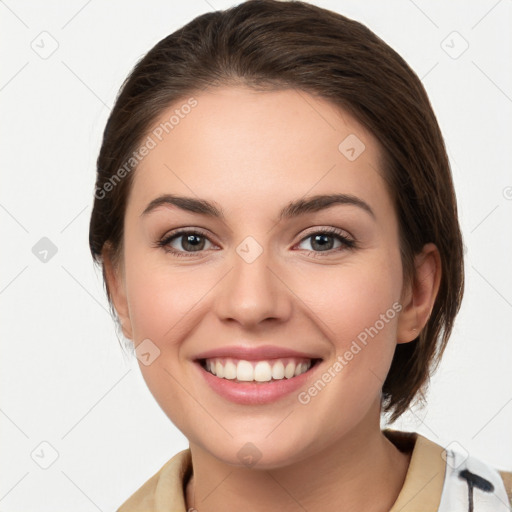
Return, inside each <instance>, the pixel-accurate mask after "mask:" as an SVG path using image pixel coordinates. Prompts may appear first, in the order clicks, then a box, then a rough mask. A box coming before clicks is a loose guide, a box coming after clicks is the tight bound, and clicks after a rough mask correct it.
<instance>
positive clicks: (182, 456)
mask: <svg viewBox="0 0 512 512" xmlns="http://www.w3.org/2000/svg"><path fill="white" fill-rule="evenodd" d="M383 433H384V435H386V437H387V438H388V439H389V440H390V441H391V442H392V443H393V444H395V446H396V447H397V448H398V449H399V450H400V451H403V452H411V451H412V454H411V460H410V463H409V468H408V470H407V474H406V476H405V481H404V484H403V486H402V489H401V491H400V493H399V495H398V497H397V499H396V501H395V503H394V505H393V506H392V508H391V510H390V512H459V511H460V512H466V511H467V512H511V511H512V506H511V505H512V472H507V471H497V470H495V469H494V468H492V467H490V466H489V465H487V464H484V463H483V462H481V461H480V460H478V459H475V458H473V457H471V456H469V454H467V452H465V451H463V450H461V449H460V448H461V447H460V445H459V449H454V448H453V447H452V448H450V447H447V448H446V449H445V448H443V447H442V446H440V445H438V444H436V443H434V442H432V441H431V440H429V439H427V438H426V437H424V436H422V435H421V434H418V433H416V432H401V431H397V430H391V429H385V430H383ZM191 474H192V458H191V453H190V449H188V448H187V449H186V450H183V451H181V452H179V453H177V454H176V455H175V456H174V457H172V458H171V459H170V460H169V461H167V462H166V463H165V464H164V465H163V466H162V467H161V468H160V470H159V471H158V472H157V473H155V474H154V475H153V476H152V477H151V478H150V479H149V480H148V481H147V482H145V483H144V484H143V485H142V486H141V487H140V488H139V489H138V490H137V491H136V492H135V493H134V494H132V495H131V496H130V497H129V498H128V499H127V500H126V501H125V502H124V503H123V504H122V505H121V507H120V508H118V510H117V512H187V510H186V505H185V486H186V483H187V482H188V479H189V478H190V476H191Z"/></svg>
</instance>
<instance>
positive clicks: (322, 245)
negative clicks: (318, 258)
mask: <svg viewBox="0 0 512 512" xmlns="http://www.w3.org/2000/svg"><path fill="white" fill-rule="evenodd" d="M329 238H331V237H330V236H328V235H315V236H314V237H313V244H312V246H313V247H314V246H315V244H317V243H319V247H320V249H323V250H325V249H326V245H327V246H330V245H332V242H331V243H329V241H328V240H327V242H326V239H329ZM330 248H331V247H327V250H328V249H330Z"/></svg>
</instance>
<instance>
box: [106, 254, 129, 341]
mask: <svg viewBox="0 0 512 512" xmlns="http://www.w3.org/2000/svg"><path fill="white" fill-rule="evenodd" d="M102 259H103V269H104V276H105V281H106V284H107V288H108V293H109V295H110V300H111V301H112V304H113V306H114V309H115V310H116V313H117V316H118V318H119V322H120V324H121V328H122V330H123V335H124V336H125V337H126V338H128V339H130V340H131V339H133V335H132V326H131V321H130V314H129V307H128V300H127V295H126V286H125V282H124V278H123V269H122V268H121V267H120V266H119V265H115V264H114V262H113V258H112V257H111V252H110V250H109V249H108V247H107V248H104V250H103V253H102Z"/></svg>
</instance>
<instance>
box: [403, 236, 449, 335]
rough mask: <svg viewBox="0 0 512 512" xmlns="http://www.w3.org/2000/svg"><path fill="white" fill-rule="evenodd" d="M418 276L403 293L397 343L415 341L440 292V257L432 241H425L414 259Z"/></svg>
mask: <svg viewBox="0 0 512 512" xmlns="http://www.w3.org/2000/svg"><path fill="white" fill-rule="evenodd" d="M414 266H415V275H414V276H413V278H412V280H411V283H410V284H409V285H408V286H407V289H405V290H404V293H403V294H402V297H403V301H402V306H403V308H402V311H401V312H400V317H399V319H398V327H397V343H408V342H409V341H412V340H414V339H415V338H417V337H418V336H419V334H420V331H421V330H422V329H423V327H425V325H426V323H427V322H428V319H429V318H430V313H431V312H432V308H433V307H434V303H435V300H436V297H437V292H438V291H439V284H440V282H441V272H442V269H441V257H440V255H439V250H438V248H437V247H436V245H435V244H433V243H428V244H426V245H425V246H424V247H423V249H422V251H421V253H420V254H417V255H416V257H415V261H414Z"/></svg>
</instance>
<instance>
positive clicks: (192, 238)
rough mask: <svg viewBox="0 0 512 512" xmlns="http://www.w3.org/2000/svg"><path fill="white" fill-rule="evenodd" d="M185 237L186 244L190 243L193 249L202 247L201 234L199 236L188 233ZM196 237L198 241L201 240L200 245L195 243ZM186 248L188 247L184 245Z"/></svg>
mask: <svg viewBox="0 0 512 512" xmlns="http://www.w3.org/2000/svg"><path fill="white" fill-rule="evenodd" d="M185 238H186V243H185V245H187V244H190V245H191V247H192V251H194V250H198V249H201V240H200V238H201V237H200V236H198V235H187V236H186V237H185ZM194 239H195V241H196V242H197V241H199V246H198V244H197V243H196V244H194ZM184 248H185V249H186V247H184Z"/></svg>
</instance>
